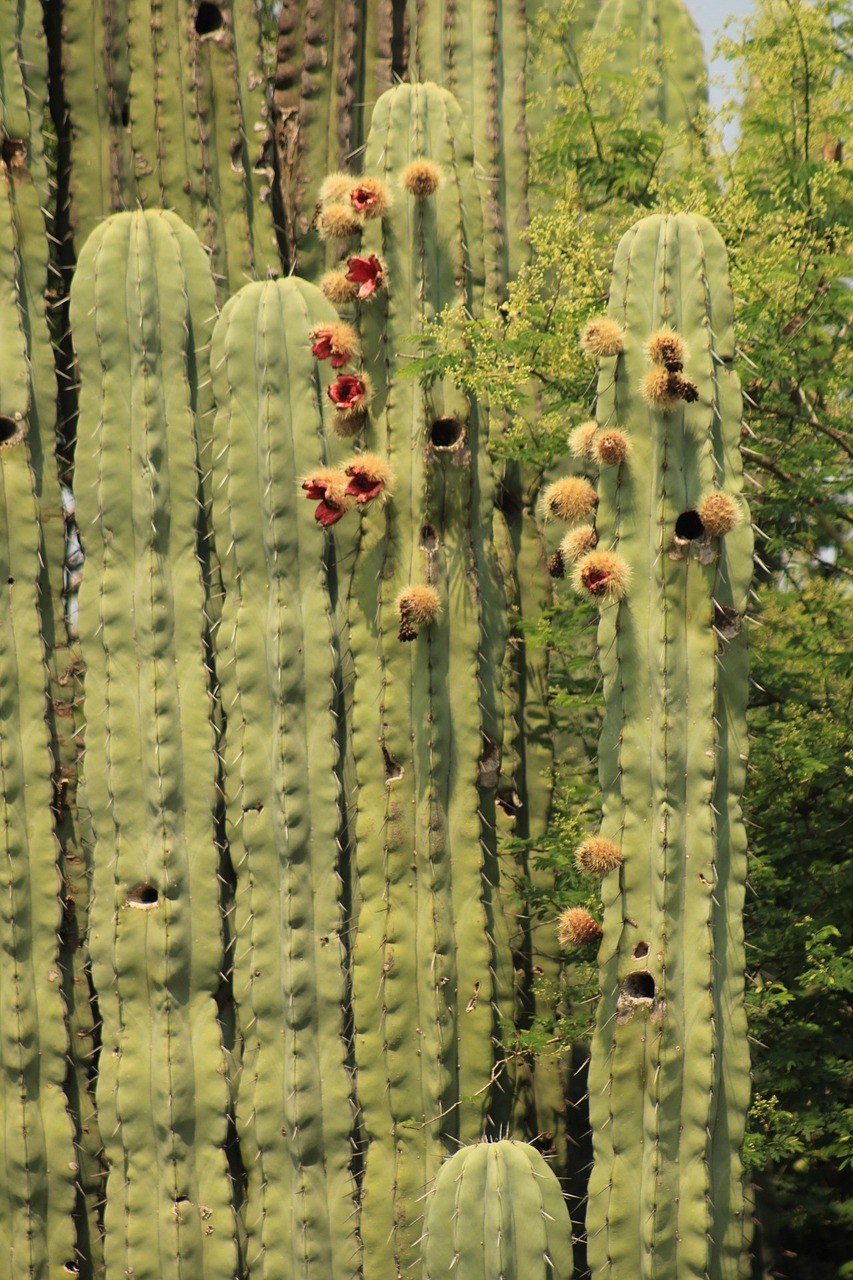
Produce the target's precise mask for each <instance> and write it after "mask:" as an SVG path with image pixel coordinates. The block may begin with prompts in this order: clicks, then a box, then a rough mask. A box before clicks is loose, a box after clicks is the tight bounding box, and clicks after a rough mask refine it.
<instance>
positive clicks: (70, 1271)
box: [62, 1262, 80, 1276]
mask: <svg viewBox="0 0 853 1280" xmlns="http://www.w3.org/2000/svg"><path fill="white" fill-rule="evenodd" d="M62 1270H63V1271H64V1272H65V1274H66V1275H67V1276H79V1274H80V1272H79V1271H78V1270H77V1264H76V1262H63V1264H62Z"/></svg>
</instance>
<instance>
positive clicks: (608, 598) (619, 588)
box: [572, 551, 631, 604]
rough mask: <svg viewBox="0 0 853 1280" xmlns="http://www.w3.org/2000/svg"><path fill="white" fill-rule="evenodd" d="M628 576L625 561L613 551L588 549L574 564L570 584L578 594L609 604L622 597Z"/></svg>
mask: <svg viewBox="0 0 853 1280" xmlns="http://www.w3.org/2000/svg"><path fill="white" fill-rule="evenodd" d="M630 576H631V571H630V569H629V568H628V564H627V562H626V561H625V560H623V559H622V557H621V556H619V555H617V554H616V552H615V551H590V552H589V553H588V554H587V555H585V556H583V557H582V558H581V559H580V560H578V562H577V564H576V565H575V569H574V573H573V574H572V586H573V587H574V589H575V591H577V592H578V594H579V595H585V596H589V597H590V599H592V600H598V601H601V602H604V603H606V604H609V603H611V602H612V601H614V600H621V599H622V597H623V596H624V594H625V592H626V591H627V589H628V582H629V579H630Z"/></svg>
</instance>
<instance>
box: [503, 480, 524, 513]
mask: <svg viewBox="0 0 853 1280" xmlns="http://www.w3.org/2000/svg"><path fill="white" fill-rule="evenodd" d="M497 505H498V510H499V511H502V512H503V513H504V515H505V516H506V517H507V518H508V519H513V518H515V517H517V516H520V515H521V513H522V511H523V509H524V508H523V507H522V505H521V499H520V498H519V497H518V495H517V494H515V493H513V492H512V491H511V490H510V489H507V488H506V486H505V485H501V487H500V488H499V489H498V493H497Z"/></svg>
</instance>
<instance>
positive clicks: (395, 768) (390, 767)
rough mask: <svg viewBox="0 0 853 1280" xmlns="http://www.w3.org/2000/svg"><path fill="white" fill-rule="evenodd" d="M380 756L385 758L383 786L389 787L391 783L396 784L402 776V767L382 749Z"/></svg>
mask: <svg viewBox="0 0 853 1280" xmlns="http://www.w3.org/2000/svg"><path fill="white" fill-rule="evenodd" d="M382 754H383V756H384V757H385V785H386V787H389V786H390V785H391V783H392V782H398V781H399V780H400V778H402V776H403V766H402V765H401V764H398V763H397V761H396V760H395V759H394V757H393V756H390V755H389V754H388V752H387V751H386V750H385V748H384V747H383V748H382Z"/></svg>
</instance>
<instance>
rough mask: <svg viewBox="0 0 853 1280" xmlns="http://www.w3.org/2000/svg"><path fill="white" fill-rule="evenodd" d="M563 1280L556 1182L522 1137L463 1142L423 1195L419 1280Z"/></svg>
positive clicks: (566, 1274)
mask: <svg viewBox="0 0 853 1280" xmlns="http://www.w3.org/2000/svg"><path fill="white" fill-rule="evenodd" d="M450 1272H452V1273H453V1275H454V1277H458V1280H571V1277H572V1272H573V1263H572V1224H571V1222H570V1220H569V1215H568V1211H567V1209H566V1202H565V1200H564V1199H563V1193H562V1191H561V1189H560V1184H559V1182H558V1181H557V1179H556V1178H555V1176H554V1174H553V1173H552V1172H551V1170H550V1169H549V1168H548V1166H547V1164H546V1163H545V1161H544V1160H543V1159H542V1156H541V1155H540V1154H539V1152H538V1151H537V1150H536V1149H535V1148H534V1147H530V1146H528V1145H527V1144H526V1143H524V1142H512V1141H509V1140H506V1139H505V1140H503V1141H501V1142H481V1143H478V1144H477V1145H475V1146H471V1147H463V1148H462V1149H461V1150H460V1151H457V1152H456V1154H455V1155H454V1156H451V1158H450V1159H449V1160H448V1161H447V1162H446V1163H445V1164H443V1165H442V1167H441V1169H440V1170H439V1173H438V1177H437V1178H436V1180H435V1186H434V1187H433V1188H432V1190H431V1192H430V1195H429V1202H428V1207H427V1212H426V1225H425V1228H424V1270H423V1275H424V1280H440V1277H444V1276H446V1275H448V1274H449V1273H450Z"/></svg>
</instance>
